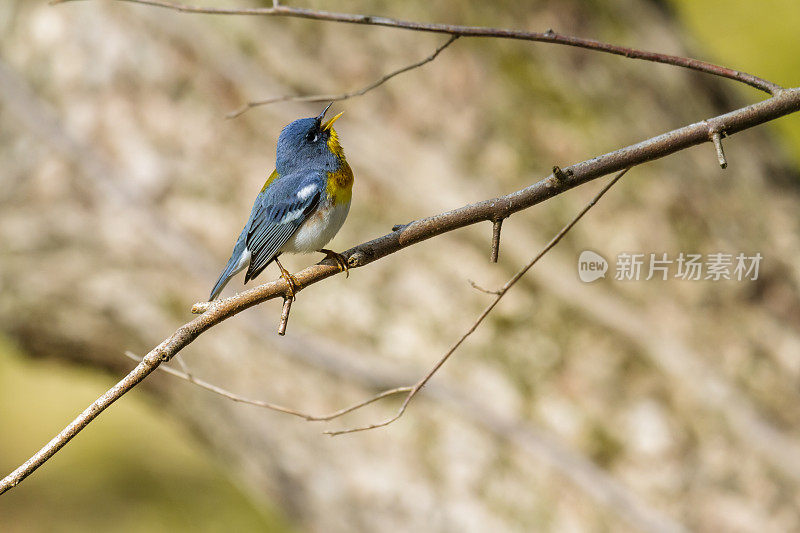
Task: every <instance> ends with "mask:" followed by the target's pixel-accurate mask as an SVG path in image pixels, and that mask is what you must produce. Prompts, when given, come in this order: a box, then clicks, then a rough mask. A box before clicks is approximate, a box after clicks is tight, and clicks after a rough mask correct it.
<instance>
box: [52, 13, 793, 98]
mask: <svg viewBox="0 0 800 533" xmlns="http://www.w3.org/2000/svg"><path fill="white" fill-rule="evenodd" d="M74 1H76V0H52V1H51V4H63V3H67V2H74ZM116 1H118V2H129V3H132V4H142V5H148V6H154V7H161V8H165V9H171V10H174V11H180V12H183V13H200V14H207V15H261V16H273V17H295V18H305V19H313V20H326V21H332V22H342V23H346V24H365V25H369V26H383V27H388V28H399V29H403V30H411V31H421V32H427V33H444V34H447V35H455V36H460V37H494V38H498V39H516V40H522V41H536V42H543V43H552V44H561V45H566V46H573V47H576V48H585V49H588V50H595V51H598V52H604V53H608V54H614V55H619V56H624V57H628V58H631V59H642V60H644V61H652V62H655V63H664V64H667V65H673V66H676V67H683V68H687V69H690V70H696V71H698V72H705V73H706V74H713V75H715V76H721V77H723V78H728V79H731V80H736V81H740V82H742V83H745V84H747V85H749V86H751V87H755V88H756V89H758V90H760V91H764V92H766V93H768V94H771V95H776V94H778V93H780V91H781V90H782V89H783V88H782V87H781V86H780V85H778V84H776V83H773V82H771V81H767V80H765V79H762V78H759V77H758V76H754V75H752V74H748V73H746V72H740V71H737V70H733V69H730V68H727V67H722V66H719V65H714V64H712V63H708V62H706V61H700V60H698V59H692V58H688V57H681V56H674V55H669V54H660V53H657V52H648V51H645V50H637V49H635V48H628V47H625V46H618V45H614V44H609V43H603V42H600V41H595V40H593V39H582V38H580V37H572V36H569V35H561V34H558V33H556V32H554V31H553V30H547V31H546V32H535V31H523V30H511V29H506V28H488V27H484V26H462V25H457V24H435V23H425V22H414V21H408V20H399V19H392V18H387V17H376V16H372V15H359V14H352V13H334V12H331V11H317V10H314V9H306V8H300V7H290V6H282V5H277V4H275V3H273V6H272V7H251V8H224V7H201V6H194V5H189V4H181V3H178V2H170V1H167V0H116Z"/></svg>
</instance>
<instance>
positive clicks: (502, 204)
mask: <svg viewBox="0 0 800 533" xmlns="http://www.w3.org/2000/svg"><path fill="white" fill-rule="evenodd" d="M799 109H800V88H792V89H784V90H782V91H779V92H778V94H777V95H776V96H774V97H772V98H769V99H767V100H764V101H762V102H758V103H756V104H753V105H750V106H747V107H743V108H740V109H737V110H735V111H731V112H730V113H726V114H724V115H720V116H717V117H714V118H711V119H707V120H704V121H702V122H697V123H695V124H691V125H689V126H684V127H683V128H680V129H677V130H673V131H670V132H667V133H664V134H662V135H659V136H657V137H653V138H651V139H648V140H646V141H642V142H640V143H638V144H635V145H632V146H628V147H626V148H622V149H620V150H617V151H614V152H610V153H607V154H604V155H601V156H598V157H595V158H592V159H589V160H587V161H583V162H581V163H577V164H575V165H572V166H571V167H569V168H568V170H569V171H570V172H571V174H570V175H568V176H567V177H566V179H564V180H556V179H555V177H554V176H552V175H551V176H548V177H547V178H545V179H543V180H541V181H539V182H537V183H534V184H533V185H530V186H528V187H526V188H525V189H522V190H519V191H516V192H514V193H511V194H508V195H506V196H502V197H499V198H494V199H490V200H485V201H483V202H478V203H476V204H472V205H467V206H464V207H461V208H459V209H455V210H453V211H449V212H447V213H442V214H439V215H436V216H433V217H429V218H425V219H421V220H417V221H414V222H411V223H410V224H408V225H407V226H405V227H403V228H402V229H400V230H398V231H395V232H392V233H389V234H388V235H384V236H383V237H379V238H377V239H374V240H372V241H369V242H366V243H363V244H361V245H359V246H356V247H354V248H351V249H350V250H348V251H346V252H344V254H343V255H344V256H345V257H346V258H347V259H348V265H349V266H350V268H358V267H362V266H365V265H368V264H369V263H372V262H374V261H377V260H379V259H381V258H383V257H386V256H387V255H390V254H393V253H395V252H397V251H399V250H401V249H403V248H406V247H408V246H411V245H413V244H415V243H418V242H421V241H423V240H426V239H429V238H432V237H435V236H437V235H441V234H444V233H447V232H450V231H453V230H455V229H458V228H462V227H465V226H469V225H471V224H476V223H478V222H484V221H489V220H493V219H495V218H497V217H508V216H510V215H511V214H513V213H516V212H518V211H521V210H523V209H527V208H529V207H531V206H533V205H535V204H538V203H540V202H543V201H545V200H547V199H549V198H552V197H554V196H557V195H558V194H561V193H563V192H564V191H567V190H569V189H572V188H573V187H577V186H578V185H581V184H583V183H586V182H588V181H591V180H593V179H597V178H599V177H602V176H605V175H607V174H610V173H612V172H618V171H620V170H622V169H624V168H628V167H632V166H635V165H639V164H642V163H645V162H647V161H652V160H655V159H659V158H661V157H665V156H667V155H670V154H674V153H676V152H679V151H681V150H684V149H686V148H688V147H690V146H695V145H698V144H701V143H704V142H708V131H709V127H711V128H717V129H718V131H725V133H726V135H728V136H731V135H733V134H735V133H738V132H740V131H743V130H746V129H749V128H752V127H754V126H757V125H759V124H763V123H764V122H768V121H770V120H774V119H776V118H778V117H781V116H784V115H788V114H791V113H794V112H795V111H797V110H799ZM339 272H340V269H339V267H338V266H333V265H324V264H317V265H314V266H311V267H308V268H306V269H305V270H303V271H301V272H299V273H298V274H297V275H295V276H294V277H295V278H296V279H297V280H298V282H299V284H300V285H301V286H303V287H307V286H309V285H311V284H313V283H317V282H319V281H322V280H323V279H325V278H328V277H331V276H334V275H336V274H338V273H339ZM287 290H288V285H287V284H286V282H285V281H284V280H283V279H278V280H275V281H272V282H269V283H265V284H263V285H260V286H258V287H255V288H253V289H250V290H247V291H244V292H242V293H240V294H238V295H236V296H234V297H231V298H226V299H224V300H217V301H215V302H213V303H212V304H211V305H208V306H207V311H205V312H204V313H203V314H202V315H200V316H198V317H196V318H195V319H194V320H192V321H190V322H187V323H186V324H184V325H182V326H181V327H179V328H178V329H177V330H176V331H175V333H173V334H172V335H171V336H170V337H169V338H167V339H166V340H164V341H163V342H162V343H161V344H159V345H158V346H156V347H155V348H154V349H153V350H151V351H150V352H149V353H148V354H147V355H145V356H144V358H143V359H142V361H141V363H139V364H138V365H136V368H134V369H133V370H131V372H130V373H129V374H128V375H127V376H125V377H124V378H123V379H122V380H120V382H119V383H117V384H116V385H115V386H114V387H112V388H111V389H109V390H108V391H107V392H106V393H105V394H103V395H102V396H101V397H100V398H98V399H97V400H95V401H94V402H93V403H92V404H91V405H90V406H89V407H87V408H86V409H85V410H84V411H83V412H82V413H81V414H80V415H78V417H77V418H75V420H73V421H72V422H71V423H70V424H69V425H68V426H67V427H66V428H64V429H63V430H62V431H61V432H60V433H59V434H58V435H56V436H55V437H54V438H53V439H52V440H51V441H50V442H48V443H47V444H46V445H45V446H43V447H42V448H41V449H40V450H39V451H38V452H36V453H35V454H34V455H33V456H32V457H30V458H29V459H28V460H27V461H25V462H24V463H23V464H22V465H20V466H19V467H18V468H16V469H15V470H14V471H13V472H11V473H10V474H8V475H7V476H6V477H5V478H3V479H2V480H0V494H2V493H4V492H6V491H7V490H9V489H11V488H13V487H15V486H16V485H18V484H19V483H20V482H21V481H22V480H23V479H25V478H26V477H27V476H29V475H30V474H31V473H33V472H34V471H35V470H36V469H37V468H39V467H40V466H41V465H43V464H44V463H45V462H46V461H47V460H48V459H49V458H50V457H52V456H53V455H54V454H55V453H56V452H58V451H59V450H60V449H61V448H63V447H64V446H65V445H66V444H67V443H68V442H69V441H70V440H72V438H73V437H74V436H75V435H77V434H78V433H79V432H80V431H82V430H83V429H84V428H85V427H86V426H88V425H89V424H90V423H91V422H92V421H93V420H94V419H95V418H97V416H99V415H100V413H102V412H103V411H104V410H105V409H106V408H107V407H108V406H109V405H111V404H112V403H113V402H115V401H116V400H118V399H119V398H121V397H122V396H123V395H124V394H125V393H127V392H128V391H129V390H130V389H132V388H133V387H134V386H136V385H137V384H138V383H140V382H141V381H142V380H144V379H145V378H146V377H147V376H148V375H149V374H151V373H152V372H153V371H154V370H155V369H156V368H158V366H159V365H160V364H161V363H162V362H164V361H168V360H170V359H171V358H172V357H173V356H175V354H177V353H178V352H180V351H181V350H182V349H183V348H184V347H186V346H187V345H189V344H190V343H191V342H192V341H194V339H196V338H197V337H198V336H199V335H201V334H202V333H203V332H205V331H206V330H208V329H209V328H211V327H213V326H215V325H217V324H219V323H220V322H222V321H224V320H226V319H228V318H230V317H232V316H234V315H236V314H238V313H241V312H242V311H244V310H245V309H248V308H250V307H252V306H254V305H258V304H259V303H262V302H265V301H267V300H270V299H272V298H277V297H279V296H283V295H284V294H286V291H287Z"/></svg>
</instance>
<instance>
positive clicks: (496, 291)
mask: <svg viewBox="0 0 800 533" xmlns="http://www.w3.org/2000/svg"><path fill="white" fill-rule="evenodd" d="M467 281H468V282H469V284H470V285H472V288H473V289H475V290H477V291H481V292H484V293H486V294H500V292H501V291H500V290H494V291H493V290H490V289H486V288H484V287H481V286H480V285H478V284H477V283H475V282H474V281H472V280H471V279H468V280H467Z"/></svg>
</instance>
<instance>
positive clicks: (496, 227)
mask: <svg viewBox="0 0 800 533" xmlns="http://www.w3.org/2000/svg"><path fill="white" fill-rule="evenodd" d="M502 228H503V219H502V218H498V219H497V220H495V221H494V222H493V223H492V254H491V256H490V257H489V259H490V260H491V262H492V263H497V259H498V258H499V257H500V230H501V229H502Z"/></svg>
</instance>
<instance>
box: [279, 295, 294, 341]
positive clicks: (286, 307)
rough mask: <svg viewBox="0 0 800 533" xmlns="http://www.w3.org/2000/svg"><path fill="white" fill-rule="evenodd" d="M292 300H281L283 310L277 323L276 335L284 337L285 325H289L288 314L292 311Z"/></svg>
mask: <svg viewBox="0 0 800 533" xmlns="http://www.w3.org/2000/svg"><path fill="white" fill-rule="evenodd" d="M293 301H294V298H286V297H284V298H283V309H281V321H280V322H279V323H278V335H281V336H283V335H286V324H288V323H289V313H290V312H291V311H292V302H293Z"/></svg>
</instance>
